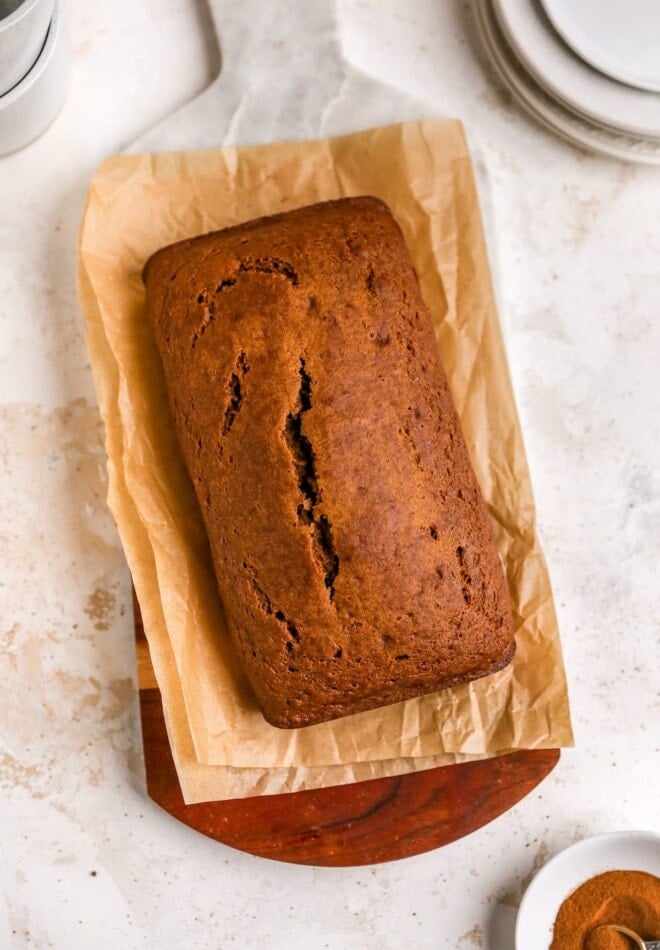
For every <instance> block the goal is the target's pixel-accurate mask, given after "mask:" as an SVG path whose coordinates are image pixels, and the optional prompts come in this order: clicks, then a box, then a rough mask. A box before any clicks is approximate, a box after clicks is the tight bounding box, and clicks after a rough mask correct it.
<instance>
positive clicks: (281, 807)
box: [135, 602, 559, 867]
mask: <svg viewBox="0 0 660 950" xmlns="http://www.w3.org/2000/svg"><path fill="white" fill-rule="evenodd" d="M135 634H136V646H137V657H138V681H139V687H140V714H141V719H142V738H143V743H144V761H145V767H146V773H147V791H148V793H149V796H150V797H151V798H152V799H153V800H154V801H155V802H156V803H157V804H158V805H160V806H161V808H164V809H165V811H167V812H169V814H170V815H172V816H173V817H174V818H177V819H178V820H179V821H182V822H183V823H184V824H186V825H189V826H190V827H191V828H194V829H195V830H196V831H199V832H201V833H202V834H205V835H208V837H209V838H214V839H215V840H216V841H220V842H222V843H223V844H227V845H230V846H231V847H232V848H238V849H239V850H240V851H247V852H249V853H250V854H255V855H258V856H259V857H264V858H273V859H274V860H277V861H291V862H294V863H296V864H313V865H327V866H334V867H348V866H356V865H360V864H376V863H378V862H381V861H394V860H396V859H397V858H406V857H410V856H411V855H413V854H421V853H422V852H424V851H431V850H432V849H433V848H439V847H440V846H441V845H444V844H449V842H450V841H455V840H456V839H457V838H462V837H464V836H465V835H468V834H470V832H472V831H476V830H477V829H478V828H481V827H482V826H483V825H485V824H487V823H488V822H489V821H492V820H493V819H494V818H497V817H498V816H499V815H502V814H503V813H504V812H506V811H508V810H509V808H511V807H512V806H513V805H515V804H516V803H517V802H519V801H520V800H521V799H522V798H524V797H525V796H526V795H528V794H529V792H531V791H532V789H534V788H535V787H536V786H537V785H538V784H539V782H541V781H542V780H543V779H544V778H545V777H546V776H547V775H548V774H549V772H551V771H552V769H553V768H554V767H555V765H556V764H557V762H558V760H559V750H558V749H540V750H533V751H532V750H524V751H520V752H512V753H510V754H509V755H504V756H500V757H499V758H496V759H484V760H482V761H478V762H466V763H463V764H461V765H448V766H444V767H442V768H436V769H427V770H426V771H424V772H414V773H411V774H409V775H402V776H395V777H393V778H382V779H371V780H370V781H367V782H357V783H355V784H353V785H337V786H333V787H332V788H321V789H314V790H312V791H305V792H292V793H290V794H287V795H262V796H258V797H256V798H240V799H232V800H230V801H224V802H205V803H203V804H199V805H186V804H185V803H184V801H183V796H182V794H181V789H180V787H179V781H178V779H177V775H176V769H175V767H174V760H173V758H172V752H171V750H170V745H169V741H168V738H167V730H166V728H165V719H164V716H163V706H162V703H161V697H160V690H159V689H158V688H157V687H155V686H153V683H155V677H154V673H153V668H152V666H151V660H150V657H149V647H148V645H147V641H146V639H145V636H144V630H143V627H142V619H141V617H140V611H139V607H138V606H137V602H136V605H135Z"/></svg>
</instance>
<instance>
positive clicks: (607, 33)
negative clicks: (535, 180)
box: [474, 0, 660, 164]
mask: <svg viewBox="0 0 660 950" xmlns="http://www.w3.org/2000/svg"><path fill="white" fill-rule="evenodd" d="M474 7H475V13H476V22H477V28H478V32H479V34H480V37H481V40H482V42H483V45H484V49H485V51H486V53H487V54H488V57H489V59H490V61H491V63H492V65H493V67H494V69H495V70H496V72H497V73H498V75H499V76H500V78H501V79H502V81H503V82H504V83H505V85H506V86H507V87H508V88H509V90H510V91H511V93H512V94H513V95H514V96H515V97H516V98H517V99H518V100H519V101H520V103H521V104H522V105H523V106H524V107H525V108H526V109H527V110H528V111H529V112H530V113H531V114H532V115H533V116H534V117H535V118H536V119H538V121H539V122H541V123H542V124H543V125H545V126H546V127H548V128H550V129H552V130H553V131H555V132H557V133H558V134H559V135H561V136H562V137H563V138H565V139H568V140H569V141H571V142H573V143H575V144H578V145H581V146H583V147H586V148H589V149H593V150H595V151H599V152H605V153H607V154H608V155H613V156H616V157H617V158H624V159H628V160H629V161H638V162H646V163H649V164H660V0H625V3H624V2H623V0H474Z"/></svg>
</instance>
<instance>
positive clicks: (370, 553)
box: [144, 197, 514, 727]
mask: <svg viewBox="0 0 660 950" xmlns="http://www.w3.org/2000/svg"><path fill="white" fill-rule="evenodd" d="M144 278H145V283H146V292H147V313H148V318H149V320H150V321H151V324H152V326H153V331H154V334H155V339H156V343H157V346H158V350H159V352H160V355H161V358H162V363H163V368H164V371H165V378H166V383H167V390H168V395H169V400H170V406H171V412H172V416H173V419H174V423H175V426H176V430H177V432H178V436H179V439H180V443H181V448H182V451H183V455H184V457H185V460H186V463H187V467H188V470H189V472H190V476H191V479H192V482H193V484H194V486H195V490H196V492H197V497H198V500H199V504H200V508H201V513H202V516H203V519H204V523H205V526H206V531H207V533H208V538H209V542H210V547H211V553H212V557H213V562H214V566H215V572H216V576H217V583H218V589H219V592H220V595H221V598H222V601H223V604H224V607H225V611H226V616H227V620H228V624H229V628H230V631H231V635H232V638H233V641H234V643H235V646H236V648H237V650H238V651H239V654H240V656H241V658H242V662H243V665H244V668H245V670H246V673H247V676H248V679H249V681H250V683H251V685H252V687H253V689H254V693H255V695H256V698H257V700H258V702H259V705H260V706H261V709H262V711H263V714H264V716H265V717H266V719H267V720H268V722H270V723H272V724H273V725H275V726H280V727H294V726H306V725H311V724H314V723H319V722H323V721H325V720H329V719H333V718H336V717H339V716H345V715H348V714H350V713H357V712H360V711H363V710H367V709H371V708H373V707H376V706H382V705H386V704H389V703H395V702H398V701H400V700H404V699H408V698H410V697H413V696H417V695H420V694H423V693H429V692H432V691H435V690H439V689H442V688H444V687H447V686H451V685H453V684H457V683H464V682H466V681H469V680H473V679H476V678H477V677H481V676H486V675H488V674H490V673H493V672H495V671H496V670H499V669H501V668H502V667H503V666H505V665H506V664H507V663H508V662H509V660H510V659H511V658H512V656H513V652H514V640H513V633H512V619H511V605H510V600H509V593H508V589H507V585H506V582H505V578H504V574H503V570H502V566H501V563H500V559H499V556H498V552H497V550H496V548H495V544H494V541H493V535H492V531H491V526H490V523H489V516H488V513H487V510H486V507H485V505H484V502H483V500H482V497H481V494H480V491H479V487H478V485H477V482H476V478H475V475H474V472H473V470H472V466H471V464H470V459H469V456H468V450H467V447H466V444H465V440H464V437H463V434H462V431H461V426H460V422H459V419H458V415H457V413H456V409H455V408H454V404H453V400H452V397H451V394H450V391H449V388H448V385H447V380H446V378H445V374H444V372H443V369H442V366H441V364H440V362H439V359H438V352H437V346H436V342H435V338H434V334H433V329H432V325H431V321H430V318H429V315H428V312H427V310H426V307H425V305H424V302H423V300H422V297H421V293H420V289H419V286H418V283H417V278H416V275H415V273H414V270H413V267H412V264H411V261H410V258H409V255H408V252H407V249H406V247H405V244H404V240H403V236H402V234H401V231H400V229H399V227H398V225H397V224H396V222H395V220H394V218H393V216H392V214H391V212H390V211H389V209H388V208H387V206H386V205H384V204H383V203H382V202H381V201H379V200H377V199H375V198H369V197H364V198H350V199H342V200H339V201H331V202H326V203H324V204H319V205H314V206H312V207H306V208H301V209H299V210H297V211H292V212H288V213H286V214H279V215H275V216H273V217H268V218H262V219H259V220H257V221H252V222H249V223H247V224H243V225H239V226H237V227H233V228H229V229H227V230H224V231H218V232H216V233H213V234H207V235H204V236H202V237H198V238H194V239H191V240H187V241H182V242H180V243H178V244H174V245H172V246H170V247H166V248H164V249H162V250H160V251H158V252H157V253H156V254H154V255H153V256H152V257H151V258H150V260H149V261H148V262H147V265H146V267H145V271H144Z"/></svg>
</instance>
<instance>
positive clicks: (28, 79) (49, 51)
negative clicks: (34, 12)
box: [0, 2, 61, 112]
mask: <svg viewBox="0 0 660 950" xmlns="http://www.w3.org/2000/svg"><path fill="white" fill-rule="evenodd" d="M60 29H61V28H60V8H59V3H57V2H56V3H55V6H54V7H53V19H52V20H51V21H50V26H49V27H48V33H47V34H46V41H45V43H44V45H43V46H42V48H41V52H40V53H39V58H38V59H37V61H36V63H35V64H34V66H33V67H32V69H31V70H30V72H29V73H28V74H27V76H24V77H23V79H21V81H20V82H19V83H16V85H15V86H12V88H11V89H10V90H9V92H6V93H5V94H4V96H0V112H2V110H3V109H4V108H7V107H9V106H11V105H13V104H14V103H15V102H16V100H17V99H20V98H21V97H22V96H23V95H25V93H26V92H27V91H28V89H30V88H31V87H32V86H33V85H34V83H35V82H36V81H37V80H38V79H39V76H41V74H42V73H43V71H44V69H46V67H47V66H48V63H49V62H50V60H51V59H52V58H53V51H54V50H55V47H56V45H57V43H58V39H59V34H60Z"/></svg>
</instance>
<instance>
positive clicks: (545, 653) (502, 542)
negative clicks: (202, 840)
mask: <svg viewBox="0 0 660 950" xmlns="http://www.w3.org/2000/svg"><path fill="white" fill-rule="evenodd" d="M361 194H372V195H376V196H378V197H380V198H382V199H384V200H385V201H386V202H387V203H388V204H389V205H390V207H391V208H392V211H393V213H394V215H395V217H396V219H397V220H398V222H399V224H400V225H401V227H402V229H403V232H404V235H405V238H406V241H407V243H408V246H409V248H410V251H411V254H412V258H413V262H414V264H415V268H416V270H417V273H418V275H419V279H420V283H421V288H422V293H423V295H424V298H425V300H426V303H427V305H428V307H429V309H430V312H431V315H432V319H433V322H434V327H435V331H436V337H437V341H438V347H439V351H440V355H441V358H442V362H443V364H444V366H445V369H446V371H447V376H448V378H449V382H450V385H451V388H452V392H453V394H454V399H455V401H456V405H457V408H458V411H459V414H460V416H461V420H462V424H463V428H464V431H465V436H466V439H467V443H468V446H469V449H470V453H471V457H472V461H473V464H474V467H475V470H476V473H477V477H478V480H479V483H480V485H481V488H482V491H483V493H484V496H485V499H486V502H487V504H488V507H489V510H490V513H491V516H492V519H493V526H494V531H495V537H496V541H497V544H498V547H499V550H500V553H501V556H502V559H503V563H504V565H505V570H506V574H507V578H508V582H509V586H510V589H511V593H512V598H513V605H514V619H515V626H516V644H517V652H516V656H515V659H514V661H513V663H512V664H511V665H510V666H509V667H507V668H506V669H505V670H502V671H501V672H499V673H497V674H495V675H493V676H490V677H487V678H485V679H482V680H478V681H476V682H474V683H470V684H467V685H464V686H460V687H455V688H453V689H449V690H444V691H442V692H439V693H435V694H433V695H430V696H425V697H422V698H418V699H413V700H409V701H407V702H405V703H399V704H397V705H394V706H389V707H386V708H383V709H378V710H373V711H370V712H366V713H361V714H359V715H356V716H351V717H348V718H345V719H340V720H337V721H334V722H331V723H325V724H322V725H319V726H311V727H307V728H305V729H298V730H286V731H283V730H278V729H275V728H273V727H272V726H269V725H268V724H267V723H266V722H265V720H264V719H263V717H262V716H261V713H260V712H259V710H258V707H257V706H256V704H255V701H254V699H253V697H252V694H251V692H250V689H249V687H248V685H247V681H246V679H245V677H244V676H243V673H242V671H241V670H240V667H239V664H238V662H237V659H236V657H235V656H234V653H233V648H232V646H231V642H230V639H229V635H228V633H227V630H226V626H225V621H224V617H223V613H222V605H221V603H220V601H219V597H218V593H217V588H216V584H215V579H214V576H213V570H212V567H211V562H210V555H209V552H208V547H207V542H206V537H205V534H204V529H203V525H202V521H201V516H200V514H199V511H198V508H197V501H196V498H195V494H194V490H193V487H192V484H191V483H190V481H189V478H188V475H187V472H186V470H185V466H184V463H183V460H182V458H181V455H180V452H179V449H178V444H177V440H176V435H175V433H174V429H173V425H172V422H171V420H170V417H169V412H168V407H167V401H166V395H165V387H164V379H163V374H162V368H161V366H160V362H159V359H158V354H157V351H156V347H155V344H154V342H153V339H152V337H151V333H150V331H149V327H148V326H147V324H146V321H145V319H144V290H143V285H142V279H141V270H142V266H143V264H144V262H145V260H146V258H147V257H148V256H149V255H150V254H151V253H152V252H153V251H155V250H156V249H157V248H159V247H162V246H163V245H165V244H169V243H171V242H173V241H177V240H179V239H181V238H184V237H189V236H192V235H195V234H200V233H203V232H206V231H211V230H216V229H218V228H223V227H227V226H230V225H233V224H237V223H239V222H242V221H246V220H249V219H250V218H254V217H258V216H260V215H264V214H272V213H275V212H279V211H284V210H287V209H290V208H295V207H299V206H301V205H306V204H311V203H312V202H315V201H323V200H326V199H330V198H338V197H341V196H346V195H361ZM79 287H80V298H81V302H82V305H83V309H84V311H85V315H86V320H87V338H88V345H89V351H90V357H91V361H92V366H93V370H94V375H95V379H96V385H97V391H98V397H99V406H100V410H101V415H102V417H103V420H104V423H105V426H106V435H107V451H108V471H109V495H108V501H109V505H110V508H111V510H112V512H113V514H114V516H115V518H116V521H117V524H118V527H119V531H120V534H121V537H122V541H123V544H124V548H125V551H126V556H127V559H128V562H129V565H130V568H131V571H132V573H133V578H134V583H135V587H136V591H137V595H138V598H139V601H140V605H141V609H142V613H143V619H144V625H145V631H146V634H147V638H148V641H149V646H150V651H151V656H152V661H153V664H154V668H155V672H156V676H157V679H158V683H159V686H160V689H161V693H162V697H163V705H164V709H165V717H166V721H167V724H168V732H169V736H170V741H171V745H172V751H173V754H174V758H175V762H176V764H177V769H178V774H179V778H180V781H181V785H182V790H183V793H184V798H185V799H186V801H188V802H193V801H203V800H213V799H221V798H229V797H238V796H244V795H249V794H261V793H265V792H268V793H274V792H281V791H292V790H295V789H299V788H308V787H317V786H319V785H330V784H339V783H343V782H350V781H357V780H361V779H364V778H371V777H377V776H381V775H388V774H396V773H402V772H407V771H411V770H415V769H418V768H428V767H431V766H434V765H441V764H449V763H452V762H457V761H463V760H465V759H466V758H475V757H483V756H489V755H496V754H501V753H503V752H505V751H508V750H513V749H521V748H527V749H534V748H552V747H558V746H566V745H571V744H572V739H573V737H572V731H571V724H570V714H569V708H568V696H567V688H566V679H565V675H564V669H563V663H562V657H561V647H560V642H559V634H558V630H557V623H556V618H555V611H554V605H553V600H552V591H551V587H550V581H549V578H548V573H547V569H546V566H545V562H544V559H543V554H542V552H541V550H540V548H539V544H538V540H537V538H536V534H535V525H534V521H535V513H534V503H533V497H532V490H531V485H530V479H529V473H528V469H527V464H526V460H525V452H524V447H523V443H522V436H521V432H520V426H519V423H518V418H517V414H516V408H515V403H514V399H513V394H512V389H511V383H510V380H509V374H508V369H507V364H506V356H505V352H504V346H503V342H502V338H501V333H500V328H499V323H498V318H497V312H496V309H495V303H494V298H493V291H492V286H491V280H490V274H489V268H488V260H487V255H486V248H485V243H484V238H483V233H482V227H481V220H480V214H479V207H478V201H477V194H476V189H475V184H474V177H473V173H472V165H471V161H470V156H469V153H468V151H467V146H466V143H465V138H464V135H463V131H462V127H461V125H460V123H459V122H457V121H436V120H433V121H431V120H429V121H421V122H410V123H405V124H401V125H392V126H385V127H381V128H376V129H372V130H368V131H365V132H360V133H357V134H353V135H346V136H341V137H339V138H334V139H325V140H318V141H312V142H295V143H281V144H273V145H263V146H255V147H247V148H225V149H217V150H205V151H197V152H194V151H193V152H176V153H165V154H160V155H151V154H145V155H124V156H116V157H113V158H110V159H108V160H107V161H106V162H104V164H103V165H102V166H101V167H100V169H99V170H98V171H97V172H96V174H95V175H94V177H93V179H92V183H91V187H90V192H89V197H88V202H87V207H86V210H85V215H84V220H83V225H82V230H81V236H80V281H79Z"/></svg>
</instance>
